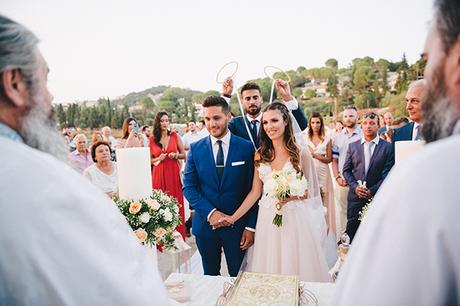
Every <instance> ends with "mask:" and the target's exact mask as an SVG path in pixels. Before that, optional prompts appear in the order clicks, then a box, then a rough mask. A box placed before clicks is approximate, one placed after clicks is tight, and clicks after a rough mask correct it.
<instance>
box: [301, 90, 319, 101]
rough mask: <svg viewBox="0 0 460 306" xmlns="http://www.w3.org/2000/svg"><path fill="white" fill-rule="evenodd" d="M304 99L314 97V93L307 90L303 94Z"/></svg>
mask: <svg viewBox="0 0 460 306" xmlns="http://www.w3.org/2000/svg"><path fill="white" fill-rule="evenodd" d="M304 96H305V98H306V99H311V98H314V97H316V91H315V90H314V89H307V90H306V91H305V94H304Z"/></svg>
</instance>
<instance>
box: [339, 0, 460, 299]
mask: <svg viewBox="0 0 460 306" xmlns="http://www.w3.org/2000/svg"><path fill="white" fill-rule="evenodd" d="M459 34H460V2H459V1H458V0H455V1H454V0H439V1H436V2H435V18H434V22H433V24H432V28H431V30H430V33H429V35H428V38H427V41H426V45H425V51H424V57H425V58H426V60H427V66H426V70H425V77H426V81H427V88H426V90H427V92H426V94H425V95H424V97H423V99H422V103H421V104H422V106H421V107H422V112H423V120H424V121H423V122H422V125H423V127H422V136H423V138H424V139H425V140H426V141H427V142H431V143H430V144H428V145H427V146H426V147H425V148H424V149H423V150H421V151H420V152H418V153H417V154H415V155H414V156H413V158H411V159H410V160H408V161H407V162H406V161H405V162H404V163H402V164H401V165H396V167H395V169H394V171H392V172H391V173H390V175H389V176H388V179H387V181H386V182H385V183H384V184H383V185H382V188H381V189H380V191H379V193H378V194H377V196H376V197H375V200H374V202H373V205H372V207H371V208H370V210H369V212H368V214H367V215H366V217H365V220H364V222H363V223H362V225H361V227H360V229H359V230H358V233H357V236H356V238H355V241H354V242H353V245H352V247H351V251H350V254H349V257H348V260H347V262H346V263H345V266H344V269H343V271H342V272H341V274H340V275H339V278H338V287H337V291H336V295H335V297H334V299H333V302H332V304H331V305H354V306H356V305H392V306H395V305H418V306H423V305H427V306H428V305H430V306H431V305H459V304H460V281H459V279H460V222H459V218H460V205H459V204H460V194H459V192H458V178H459V177H460V120H459V119H460V36H459ZM415 178H418V179H415Z"/></svg>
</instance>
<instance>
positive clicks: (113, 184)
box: [83, 141, 118, 198]
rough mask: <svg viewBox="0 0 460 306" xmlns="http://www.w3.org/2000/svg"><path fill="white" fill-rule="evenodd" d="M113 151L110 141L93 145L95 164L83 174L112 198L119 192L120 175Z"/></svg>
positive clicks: (92, 152)
mask: <svg viewBox="0 0 460 306" xmlns="http://www.w3.org/2000/svg"><path fill="white" fill-rule="evenodd" d="M111 153H112V149H111V148H110V145H109V143H108V142H105V141H99V142H96V143H95V144H94V145H93V146H92V147H91V157H92V158H93V161H94V164H93V165H91V166H89V167H88V168H86V169H85V171H83V176H85V177H86V178H88V179H89V180H90V181H91V182H92V183H93V184H94V185H96V186H97V187H99V188H100V189H101V190H102V191H104V192H105V193H106V194H107V195H108V196H109V197H111V198H112V197H113V196H115V195H117V193H118V175H117V166H116V164H115V163H114V162H113V161H112V160H111V159H110V157H111Z"/></svg>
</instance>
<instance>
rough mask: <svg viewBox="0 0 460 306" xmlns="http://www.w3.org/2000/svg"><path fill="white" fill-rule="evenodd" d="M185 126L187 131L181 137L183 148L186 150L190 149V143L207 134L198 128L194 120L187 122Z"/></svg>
mask: <svg viewBox="0 0 460 306" xmlns="http://www.w3.org/2000/svg"><path fill="white" fill-rule="evenodd" d="M187 128H188V132H187V133H186V134H185V135H184V137H182V140H183V141H184V148H185V150H186V151H187V150H189V149H190V145H191V144H192V143H194V142H195V141H198V140H200V139H201V138H204V137H206V136H207V134H206V133H203V132H202V131H200V130H199V129H198V127H197V126H196V124H195V122H193V121H190V122H189V123H188V125H187Z"/></svg>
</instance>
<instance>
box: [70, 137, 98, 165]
mask: <svg viewBox="0 0 460 306" xmlns="http://www.w3.org/2000/svg"><path fill="white" fill-rule="evenodd" d="M73 141H74V143H75V146H76V149H75V150H74V151H73V152H72V153H70V157H69V159H70V163H71V165H72V167H73V168H74V169H75V170H77V171H78V172H80V173H83V170H85V169H86V168H88V167H89V166H91V165H92V164H93V160H92V159H91V153H90V151H89V150H88V146H87V142H88V140H87V138H86V136H85V134H77V135H75V137H74V140H73Z"/></svg>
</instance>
